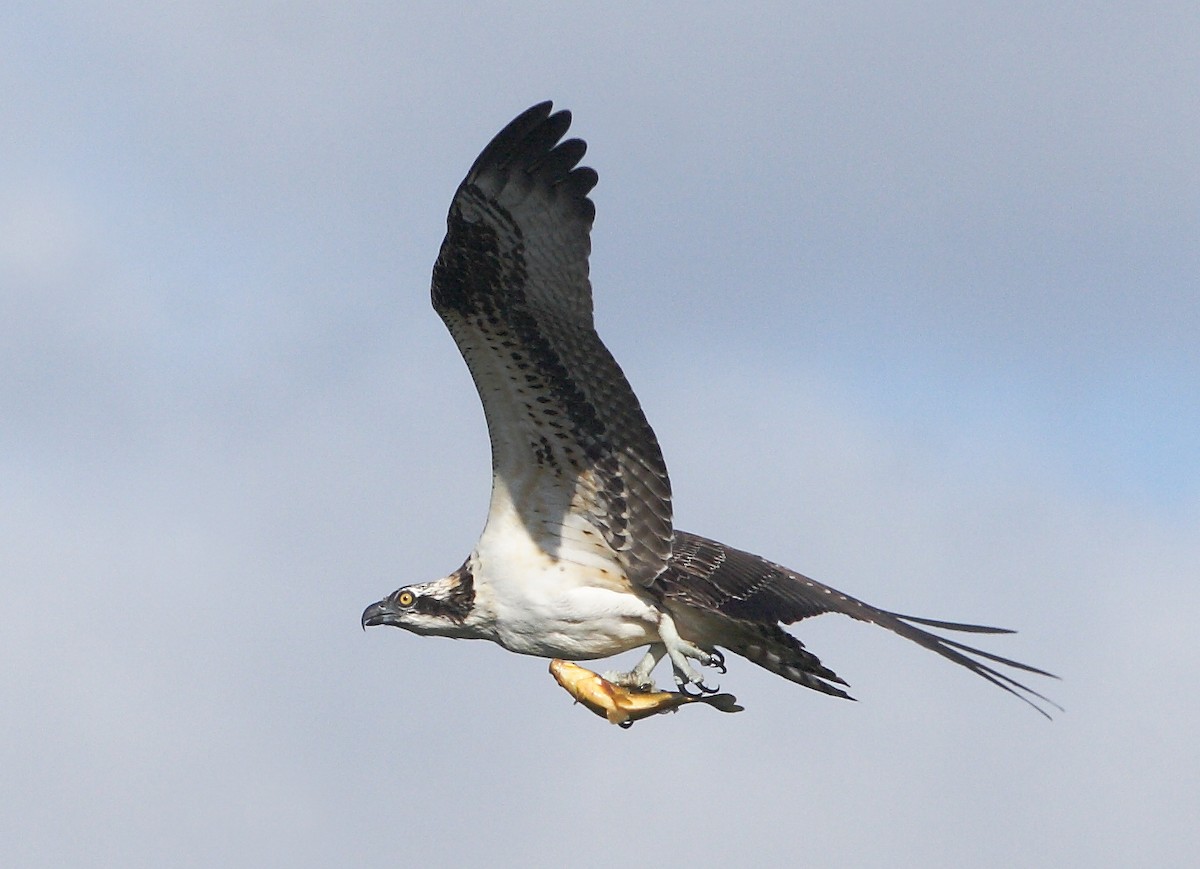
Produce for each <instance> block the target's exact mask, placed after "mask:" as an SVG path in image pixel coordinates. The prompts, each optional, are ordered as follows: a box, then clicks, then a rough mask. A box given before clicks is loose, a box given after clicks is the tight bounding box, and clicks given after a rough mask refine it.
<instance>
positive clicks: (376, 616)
mask: <svg viewBox="0 0 1200 869" xmlns="http://www.w3.org/2000/svg"><path fill="white" fill-rule="evenodd" d="M394 615H395V611H394V610H393V609H392V607H391V605H390V604H389V603H388V602H387V600H381V601H376V602H375V603H373V604H371V605H370V606H369V607H367V608H366V609H365V610H363V614H362V626H363V630H364V631H365V630H366V629H367V628H369V627H374V626H375V625H386V624H390V623H391V617H392V616H394Z"/></svg>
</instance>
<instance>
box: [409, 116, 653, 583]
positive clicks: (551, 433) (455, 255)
mask: <svg viewBox="0 0 1200 869" xmlns="http://www.w3.org/2000/svg"><path fill="white" fill-rule="evenodd" d="M570 124H571V115H570V113H569V112H565V111H560V112H555V113H554V114H551V104H550V103H549V102H545V103H541V104H539V105H536V106H534V107H533V108H531V109H528V110H527V111H525V112H523V113H522V114H521V115H520V116H519V117H517V118H516V119H515V120H513V121H512V122H511V123H510V124H509V125H508V126H507V127H505V128H504V129H503V130H501V131H500V133H499V134H498V135H497V136H496V137H495V138H494V139H493V140H492V141H491V143H490V144H489V145H488V146H487V147H486V148H485V149H484V150H483V153H481V154H480V155H479V157H478V159H476V161H475V164H474V165H473V166H472V167H471V171H470V172H468V173H467V177H466V178H465V179H464V180H463V182H462V184H461V185H460V186H459V188H458V192H457V193H456V194H455V196H454V201H453V203H452V204H451V206H450V214H449V217H448V218H447V232H446V238H445V241H443V242H442V249H441V253H440V254H439V255H438V259H437V264H436V265H435V266H434V269H433V306H434V308H435V309H436V310H437V312H438V313H439V314H440V315H441V317H442V319H443V320H444V321H445V323H446V326H447V327H448V328H449V329H450V334H451V335H453V336H454V340H455V342H456V343H457V344H458V349H459V350H460V351H461V352H462V355H463V358H464V359H465V360H466V362H467V366H468V367H469V368H470V369H471V375H472V377H473V378H474V380H475V386H476V388H477V389H478V390H479V397H480V399H481V400H482V401H483V410H484V415H485V416H486V418H487V425H488V433H489V435H490V437H491V442H492V505H491V512H490V513H489V524H490V522H491V520H492V518H493V517H496V516H497V515H498V514H500V513H502V512H503V513H507V512H508V511H510V510H515V512H516V514H517V516H518V518H519V520H520V521H521V523H522V524H523V525H524V526H525V527H526V528H527V530H528V531H529V533H530V536H531V537H532V538H533V539H534V540H535V541H536V542H537V543H538V545H540V546H541V547H542V548H543V549H545V550H546V551H547V552H549V553H550V554H551V555H553V556H555V557H558V558H565V559H571V560H579V561H582V562H584V563H590V564H592V565H600V566H602V565H605V564H609V565H611V564H612V563H613V562H614V561H615V562H616V563H617V565H619V566H620V568H622V569H623V570H624V572H625V574H626V575H627V576H628V578H629V579H630V580H632V581H633V582H636V583H639V584H642V585H646V584H648V583H649V582H650V581H651V580H652V579H653V578H654V577H655V576H656V575H657V574H658V573H659V571H660V570H661V569H662V568H663V566H664V565H665V564H666V562H667V559H668V558H669V557H670V554H671V537H672V524H671V487H670V482H669V481H668V478H667V469H666V465H665V464H664V462H663V458H662V452H661V450H660V449H659V446H658V441H657V439H656V438H655V436H654V432H653V430H651V428H650V425H649V423H647V422H646V417H645V415H644V414H643V413H642V409H641V406H640V405H639V404H638V401H637V398H636V396H634V394H633V390H632V389H630V387H629V383H628V382H627V381H626V380H625V375H624V374H623V373H622V372H621V369H620V367H619V366H618V365H617V363H616V362H615V361H614V360H613V358H612V355H611V354H610V353H609V352H608V349H607V348H606V347H605V346H604V344H603V343H601V341H600V338H599V336H598V335H597V334H596V330H595V328H594V326H593V324H592V290H591V284H590V282H589V281H588V254H589V253H590V252H591V239H590V232H591V227H592V220H593V218H594V216H595V206H594V205H593V204H592V201H591V200H590V199H588V192H589V191H590V190H591V189H592V187H594V186H595V184H596V180H597V176H596V173H595V172H594V171H593V170H592V169H589V168H586V167H578V168H577V164H578V163H579V161H580V160H581V159H582V158H583V154H584V151H585V150H586V148H587V146H586V145H585V144H584V143H583V142H582V141H581V140H579V139H568V140H566V141H562V142H560V141H559V140H560V139H562V137H563V135H564V134H565V133H566V131H567V128H568V127H569V126H570ZM485 533H486V531H485Z"/></svg>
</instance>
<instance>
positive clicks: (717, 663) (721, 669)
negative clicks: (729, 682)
mask: <svg viewBox="0 0 1200 869" xmlns="http://www.w3.org/2000/svg"><path fill="white" fill-rule="evenodd" d="M711 656H712V660H711V661H709V662H708V665H709V666H710V667H713V668H715V669H716V671H717V672H718V673H720V674H721V675H722V676H723V675H725V674H726V673H727V672H729V671H728V670H726V669H725V656H724V655H723V654H721V651H720V649H713V650H712V652H711Z"/></svg>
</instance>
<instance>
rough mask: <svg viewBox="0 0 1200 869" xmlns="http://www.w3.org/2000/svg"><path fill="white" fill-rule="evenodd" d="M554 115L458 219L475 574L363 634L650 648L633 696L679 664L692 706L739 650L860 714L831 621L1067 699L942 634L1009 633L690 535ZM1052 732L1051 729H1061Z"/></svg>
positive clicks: (477, 178) (458, 295) (449, 307)
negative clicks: (486, 445)
mask: <svg viewBox="0 0 1200 869" xmlns="http://www.w3.org/2000/svg"><path fill="white" fill-rule="evenodd" d="M570 124H571V115H570V113H569V112H566V111H558V112H554V111H552V105H551V103H550V102H544V103H540V104H538V105H536V106H533V107H532V108H530V109H528V110H526V111H525V112H522V113H521V114H520V115H519V116H517V118H515V119H514V120H513V121H512V122H511V123H509V124H508V126H506V127H505V128H504V129H503V130H501V131H500V132H499V133H498V134H497V135H496V137H495V138H494V139H492V141H491V142H490V143H489V144H488V146H487V147H486V148H484V149H483V152H482V153H481V154H480V155H479V157H478V158H477V159H476V160H475V163H474V164H473V165H472V166H471V169H470V171H469V172H468V173H467V176H466V178H465V179H464V180H463V182H462V183H461V184H460V185H459V187H458V191H457V192H456V193H455V195H454V200H453V202H452V203H451V205H450V213H449V216H448V218H447V231H446V237H445V240H444V241H443V242H442V247H441V251H440V253H439V254H438V258H437V262H436V263H435V265H434V267H433V285H432V298H433V307H434V309H435V310H436V311H437V312H438V314H439V315H440V316H441V318H442V320H443V321H444V322H445V324H446V326H447V328H448V329H449V330H450V334H451V335H452V336H453V338H454V341H455V343H456V344H457V345H458V349H459V351H460V352H461V353H462V356H463V359H465V360H466V363H467V367H468V368H469V369H470V371H471V376H472V378H473V379H474V381H475V386H476V389H477V390H478V391H479V397H480V399H481V400H482V402H483V410H484V416H485V417H486V420H487V427H488V435H489V437H490V440H491V448H492V494H491V503H490V505H489V509H488V515H487V522H486V524H485V526H484V529H483V532H482V534H481V535H480V538H479V541H478V543H476V544H475V548H474V550H473V551H472V552H471V554H470V555H468V556H467V559H466V561H465V562H463V564H462V566H461V567H459V568H458V569H457V570H455V571H454V572H453V573H450V574H449V575H448V576H444V577H442V578H441V579H436V580H434V581H432V582H424V583H418V584H415V585H407V586H404V587H402V588H400V589H397V590H396V591H394V592H393V593H392V594H390V595H388V596H387V597H386V598H384V599H383V600H380V601H378V602H377V603H373V604H371V605H370V606H369V607H367V609H366V610H365V611H364V612H363V615H362V624H363V626H364V627H367V626H371V625H392V626H395V627H398V628H404V629H405V630H408V631H411V632H413V633H416V634H422V635H432V636H442V637H455V638H459V639H479V640H491V641H492V642H495V643H499V644H500V645H501V646H503V647H504V648H506V649H508V650H510V651H513V652H519V653H521V654H524V655H537V656H541V657H546V658H561V659H566V660H569V661H586V660H594V659H597V658H606V657H608V656H610V655H615V654H618V653H621V652H626V651H629V650H631V649H636V648H640V647H642V646H645V647H647V651H646V654H645V656H644V657H643V658H642V659H641V660H640V661H639V662H638V663H637V665H636V666H635V667H634V668H633V669H632V670H630V671H629V672H627V673H618V674H606V675H607V676H608V678H609V679H610V680H611V681H612V682H613V683H614V684H616V685H618V686H624V687H626V688H632V689H636V690H645V691H650V690H653V681H652V679H651V673H652V671H653V670H654V669H655V667H656V666H657V665H658V664H659V662H660V661H661V660H662V659H663V658H664V657H665V658H667V659H668V660H669V661H670V666H671V669H672V671H673V674H674V680H675V683H676V685H677V686H678V688H679V690H681V691H684V692H689V693H712V692H713V691H714V690H715V689H713V688H710V687H709V686H708V685H707V684H706V683H705V681H704V677H703V676H702V674H701V670H702V669H703V668H715V669H716V670H718V671H719V672H721V673H724V672H725V655H724V653H723V652H722V651H721V650H722V649H724V650H726V651H729V652H733V653H734V654H737V655H740V656H742V657H743V658H747V659H748V660H750V661H752V662H754V663H755V664H758V665H759V666H760V667H764V668H765V669H767V670H770V671H771V672H772V673H776V674H778V675H780V676H782V677H784V678H785V679H789V680H791V681H792V682H795V683H797V684H800V685H803V686H805V687H807V688H812V689H814V690H816V691H821V692H823V693H825V694H831V695H833V696H835V697H843V698H847V699H851V698H849V695H848V694H847V693H846V692H845V691H844V690H843V687H842V686H845V685H846V683H845V682H844V681H843V680H842V679H841V678H839V677H838V676H837V674H835V673H834V672H833V671H832V670H831V669H829V668H828V667H826V666H825V665H824V664H822V663H821V661H820V660H819V659H818V658H817V656H816V655H814V654H813V653H812V652H810V651H809V650H808V649H807V648H805V646H804V644H803V643H801V642H800V640H798V639H797V638H796V637H795V636H793V635H792V634H790V633H788V632H787V631H785V630H784V629H783V627H782V625H785V624H792V623H794V622H797V621H800V620H801V619H806V618H809V617H811V616H817V615H821V614H823V613H842V614H843V615H847V616H850V617H852V618H855V619H859V620H861V621H866V622H873V623H874V624H877V625H879V626H881V627H884V628H887V629H888V630H890V631H893V632H895V633H897V634H899V635H900V636H902V637H905V638H907V639H909V640H912V641H913V642H915V643H917V644H919V645H921V646H924V647H925V648H927V649H930V650H932V651H934V652H937V653H938V654H939V655H941V656H943V657H945V658H948V659H949V660H951V661H953V662H955V663H956V664H960V665H961V666H963V667H966V668H967V669H968V670H970V671H971V672H973V673H975V674H977V675H978V676H981V677H982V678H984V679H986V680H987V681H989V682H991V683H992V684H994V685H997V686H999V687H1000V688H1003V689H1004V690H1005V691H1008V692H1010V693H1012V694H1014V695H1016V696H1017V697H1020V698H1021V699H1022V700H1024V701H1025V702H1027V703H1029V704H1030V705H1031V706H1033V707H1034V708H1035V709H1037V710H1038V711H1039V712H1041V713H1042V714H1043V715H1046V714H1047V713H1046V711H1045V709H1043V708H1042V706H1041V705H1040V704H1039V702H1038V701H1042V702H1043V703H1047V704H1050V705H1056V704H1054V703H1053V701H1050V700H1049V699H1048V698H1046V697H1044V696H1043V695H1042V694H1039V693H1038V692H1037V691H1034V690H1033V689H1031V688H1029V687H1027V686H1025V685H1024V684H1022V683H1021V682H1019V681H1017V680H1016V679H1015V678H1013V677H1012V676H1010V675H1008V674H1007V673H1005V672H1003V671H1002V670H1001V669H998V668H999V667H1007V668H1012V669H1016V670H1019V671H1025V672H1029V673H1036V674H1040V675H1044V676H1050V675H1052V674H1050V673H1047V672H1046V671H1044V670H1040V669H1038V668H1036V667H1031V666H1029V665H1027V664H1021V663H1018V662H1016V661H1013V660H1010V659H1008V658H1002V657H1000V656H998V655H994V654H991V653H990V652H985V651H982V650H980V649H976V648H972V647H970V646H967V645H965V644H963V643H960V642H958V641H956V640H953V639H948V638H946V637H943V636H939V635H937V634H934V633H932V632H930V631H928V630H925V628H934V629H938V630H941V631H952V632H966V633H973V634H1002V633H1011V631H1007V630H1004V629H1001V628H990V627H984V626H981V625H969V624H960V623H956V622H944V621H935V620H933V619H924V618H916V617H914V616H905V615H900V614H898V613H894V612H888V611H887V610H883V609H880V608H878V607H875V606H872V605H870V604H868V603H865V602H863V601H860V600H857V599H856V598H853V597H850V596H849V595H846V594H843V593H842V592H840V591H837V590H836V589H833V588H830V587H829V586H827V585H822V584H821V583H819V582H817V581H816V580H813V579H809V578H808V577H806V576H803V575H802V574H799V573H797V572H795V571H793V570H789V569H788V568H786V567H783V566H781V565H779V564H774V563H772V562H770V561H767V560H765V559H763V558H760V557H758V556H757V555H751V554H750V553H748V552H743V551H742V550H740V549H734V548H733V547H731V546H726V545H725V544H723V543H718V542H716V541H715V540H709V539H708V538H705V537H701V536H699V535H697V534H691V533H688V532H686V531H681V530H679V529H677V528H675V526H674V524H673V522H672V515H671V484H670V480H669V479H668V476H667V466H666V464H665V463H664V461H663V456H662V451H661V450H660V449H659V445H658V440H657V439H656V438H655V435H654V431H653V430H652V429H651V428H650V424H649V423H648V422H647V421H646V417H645V414H643V412H642V408H641V405H640V404H639V403H638V400H637V397H636V396H635V395H634V394H633V390H632V389H631V388H630V386H629V383H628V381H626V379H625V375H624V374H623V373H622V371H621V369H620V367H619V366H618V365H617V363H616V361H615V360H614V359H613V357H612V355H611V354H610V353H609V352H608V349H607V348H606V347H605V346H604V344H603V343H602V342H601V340H600V337H599V336H598V335H597V334H596V330H595V327H594V325H593V321H592V288H591V283H590V281H589V279H588V255H589V253H590V252H591V239H590V233H591V228H592V221H593V218H594V217H595V206H594V205H593V204H592V201H591V200H590V199H589V198H588V193H589V192H590V191H591V189H592V188H593V187H594V186H595V184H596V181H597V175H596V172H595V171H594V170H592V169H590V168H587V167H584V166H580V165H579V162H580V160H581V159H582V158H583V155H584V151H585V150H586V147H587V146H586V145H585V144H584V142H583V141H582V140H580V139H563V136H564V135H565V134H566V132H567V128H568V127H569V126H570ZM1047 717H1048V716H1047Z"/></svg>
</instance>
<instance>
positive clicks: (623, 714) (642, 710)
mask: <svg viewBox="0 0 1200 869" xmlns="http://www.w3.org/2000/svg"><path fill="white" fill-rule="evenodd" d="M550 675H552V676H553V677H554V678H555V680H556V681H557V682H558V684H559V685H562V687H563V688H564V689H566V692H567V693H568V694H570V695H571V696H572V697H574V698H575V700H576V702H578V703H582V704H583V705H584V706H586V707H587V708H588V709H590V710H592V711H593V712H595V713H596V714H597V715H599V716H600V717H601V718H607V719H608V720H609V722H610V723H611V724H616V725H618V726H620V727H631V726H633V722H635V721H639V720H641V719H643V718H649V717H650V716H651V715H658V714H659V713H662V712H674V711H675V710H676V709H678V708H679V707H680V706H684V705H686V704H688V703H706V704H708V705H709V706H711V707H712V708H713V709H719V710H720V711H722V712H741V711H742V708H743V707H741V706H738V704H737V698H736V697H734V696H733V695H732V694H681V693H680V692H678V691H638V690H636V689H630V688H623V687H621V686H620V685H617V684H614V683H612V682H610V681H608V680H607V679H605V678H604V677H603V676H601V675H599V674H598V673H593V672H592V671H591V670H587V669H585V668H583V667H580V666H579V665H578V664H572V663H571V662H570V661H564V660H562V659H560V658H555V659H554V660H553V661H551V662H550Z"/></svg>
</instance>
